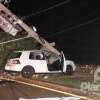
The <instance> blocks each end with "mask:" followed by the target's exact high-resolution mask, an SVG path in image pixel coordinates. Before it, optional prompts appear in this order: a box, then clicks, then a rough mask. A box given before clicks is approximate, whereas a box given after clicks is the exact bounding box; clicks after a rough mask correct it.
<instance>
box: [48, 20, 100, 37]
mask: <svg viewBox="0 0 100 100" xmlns="http://www.w3.org/2000/svg"><path fill="white" fill-rule="evenodd" d="M99 20H100V18H94V19H92V20H89V21H87V22H84V23H82V24H79V25H76V26H72V27H70V28H66V29H63V30H61V31H58V32H56V33H55V34H52V35H49V36H47V37H46V38H49V37H53V36H55V35H60V34H62V33H63V32H65V31H71V30H74V29H77V28H80V27H82V26H84V25H88V24H91V23H93V22H95V21H99Z"/></svg>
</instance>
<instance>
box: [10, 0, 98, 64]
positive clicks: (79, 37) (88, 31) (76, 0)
mask: <svg viewBox="0 0 100 100" xmlns="http://www.w3.org/2000/svg"><path fill="white" fill-rule="evenodd" d="M63 1H65V0H12V2H11V3H10V9H11V10H12V11H13V12H14V13H16V14H17V15H18V16H20V17H23V16H27V15H30V14H31V13H36V12H37V11H40V10H43V9H46V8H49V7H52V6H54V5H56V4H57V3H60V2H63ZM99 17H100V5H99V0H70V2H69V3H66V4H64V5H62V6H59V7H56V8H54V9H52V10H48V11H46V12H43V13H40V14H37V15H34V16H30V17H27V18H26V19H24V21H25V22H26V23H28V24H29V25H35V26H36V27H37V29H38V32H39V34H40V35H41V36H43V37H45V38H46V39H47V40H52V41H55V42H56V43H57V47H59V48H60V50H63V51H64V53H65V55H66V57H68V58H70V59H73V60H75V61H76V62H77V63H85V64H86V63H89V64H96V63H99V64H100V19H99Z"/></svg>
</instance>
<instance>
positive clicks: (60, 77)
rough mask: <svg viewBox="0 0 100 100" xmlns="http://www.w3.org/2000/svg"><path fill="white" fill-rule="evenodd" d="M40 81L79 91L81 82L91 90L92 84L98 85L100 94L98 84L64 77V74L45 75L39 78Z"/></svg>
mask: <svg viewBox="0 0 100 100" xmlns="http://www.w3.org/2000/svg"><path fill="white" fill-rule="evenodd" d="M40 79H41V80H44V81H49V82H53V83H57V84H61V85H65V86H68V87H73V88H78V89H80V86H81V84H82V82H86V83H87V85H88V88H92V87H91V86H92V85H93V84H95V85H99V87H98V88H99V92H100V82H98V83H93V80H87V79H84V80H83V79H81V78H80V79H79V78H72V77H70V76H67V75H64V74H53V75H47V76H44V77H40ZM89 84H90V85H89ZM94 88H95V87H94Z"/></svg>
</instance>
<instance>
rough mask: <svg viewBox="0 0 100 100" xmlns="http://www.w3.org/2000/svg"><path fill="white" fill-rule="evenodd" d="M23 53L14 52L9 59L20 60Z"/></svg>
mask: <svg viewBox="0 0 100 100" xmlns="http://www.w3.org/2000/svg"><path fill="white" fill-rule="evenodd" d="M20 56H21V52H13V53H12V54H10V55H9V58H10V59H12V58H20Z"/></svg>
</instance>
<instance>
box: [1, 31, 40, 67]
mask: <svg viewBox="0 0 100 100" xmlns="http://www.w3.org/2000/svg"><path fill="white" fill-rule="evenodd" d="M24 35H25V34H23V35H22V33H20V34H18V35H17V36H16V37H13V36H11V35H9V34H7V33H4V32H0V43H2V42H5V41H9V40H13V39H17V38H21V37H24ZM37 48H39V44H38V43H37V42H36V41H35V40H34V39H33V38H27V39H24V40H19V41H15V42H10V43H6V44H0V68H2V67H4V65H5V63H6V61H7V58H8V55H9V54H10V53H11V52H12V51H14V50H31V49H37Z"/></svg>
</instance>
